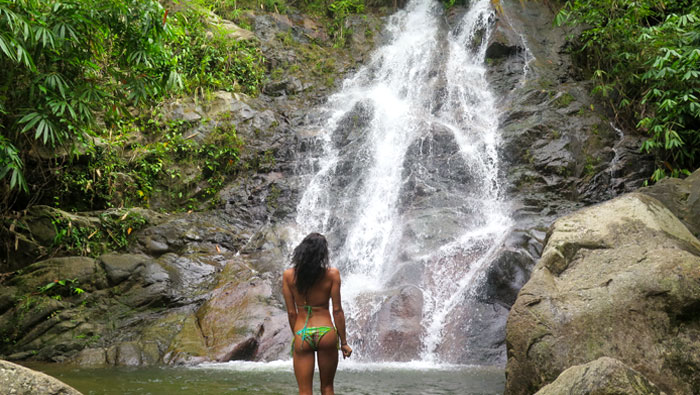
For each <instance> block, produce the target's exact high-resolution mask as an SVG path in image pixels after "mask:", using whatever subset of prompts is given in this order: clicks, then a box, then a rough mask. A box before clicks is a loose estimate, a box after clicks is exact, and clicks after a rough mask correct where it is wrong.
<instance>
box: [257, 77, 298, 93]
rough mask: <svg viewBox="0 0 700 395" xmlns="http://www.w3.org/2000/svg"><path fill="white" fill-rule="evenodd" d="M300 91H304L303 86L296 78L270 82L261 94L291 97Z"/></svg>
mask: <svg viewBox="0 0 700 395" xmlns="http://www.w3.org/2000/svg"><path fill="white" fill-rule="evenodd" d="M302 90H304V85H303V84H302V82H301V81H300V80H299V79H298V78H296V77H289V78H287V79H285V80H282V81H274V82H270V83H268V84H267V85H265V87H264V88H263V92H265V94H267V95H270V96H281V95H293V94H296V93H299V92H301V91H302Z"/></svg>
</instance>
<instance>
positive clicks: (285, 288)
mask: <svg viewBox="0 0 700 395" xmlns="http://www.w3.org/2000/svg"><path fill="white" fill-rule="evenodd" d="M293 280H294V273H293V272H292V269H287V270H285V271H284V273H283V274H282V295H284V304H285V305H287V319H289V329H291V330H292V333H294V324H295V323H296V322H297V305H296V303H294V295H293V294H292V289H291V287H290V284H291V282H292V281H293Z"/></svg>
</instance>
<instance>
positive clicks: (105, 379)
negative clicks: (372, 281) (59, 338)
mask: <svg viewBox="0 0 700 395" xmlns="http://www.w3.org/2000/svg"><path fill="white" fill-rule="evenodd" d="M28 366H29V367H31V368H33V369H36V370H39V371H42V372H45V373H47V374H50V375H52V376H54V377H56V378H58V379H59V380H61V381H63V382H65V383H67V384H69V385H71V386H73V387H74V388H75V389H77V390H78V391H81V392H82V393H83V394H86V395H89V394H153V395H156V394H167V395H176V394H280V395H287V394H292V393H295V392H296V382H295V380H294V375H293V373H292V363H291V361H277V362H269V363H262V362H229V363H222V364H204V365H199V366H196V367H135V368H124V367H113V368H77V367H73V366H67V365H59V364H31V365H28ZM314 379H315V380H314V381H315V383H314V388H316V389H318V388H319V383H318V374H316V375H315V377H314ZM504 386H505V377H504V373H503V369H501V368H492V367H470V366H463V365H433V364H427V363H423V362H409V363H352V362H348V361H341V363H340V366H339V370H338V373H337V375H336V380H335V387H336V393H338V394H358V395H365V394H366V395H374V394H416V395H418V394H421V395H422V394H501V393H503V389H504Z"/></svg>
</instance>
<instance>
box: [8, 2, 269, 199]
mask: <svg viewBox="0 0 700 395" xmlns="http://www.w3.org/2000/svg"><path fill="white" fill-rule="evenodd" d="M207 18H208V17H207V14H206V13H205V12H203V11H201V10H200V9H198V8H196V7H191V6H189V5H185V6H184V7H182V10H181V11H180V12H176V13H170V14H169V13H168V12H167V11H166V10H165V9H163V7H162V6H161V5H160V4H159V2H158V1H156V0H49V1H40V0H0V67H1V68H2V70H3V72H2V73H0V125H1V126H0V131H1V132H0V133H1V134H0V187H6V188H7V189H9V190H21V191H24V192H27V193H28V192H36V189H37V187H39V188H41V189H45V188H46V187H47V185H49V186H51V185H52V184H53V182H54V180H55V179H56V178H54V177H53V176H54V175H57V176H58V177H57V178H58V179H62V180H67V179H68V178H70V177H73V176H77V178H76V179H75V182H73V183H72V184H74V185H73V186H80V187H81V189H77V190H70V191H66V192H67V193H68V194H69V195H79V194H80V193H81V192H89V191H91V190H93V189H94V188H102V190H98V191H96V192H95V194H91V195H92V196H93V197H95V196H96V195H102V196H107V195H109V194H110V193H109V192H108V191H109V190H111V189H112V188H113V187H114V186H115V185H116V184H118V183H119V182H120V181H124V178H123V177H122V175H123V173H121V171H122V170H124V169H123V168H120V166H121V165H122V164H121V163H120V161H119V160H117V159H116V156H117V155H119V154H120V152H116V151H115V150H112V149H111V148H110V147H104V146H101V145H99V143H100V142H101V141H103V140H110V142H111V140H112V132H115V131H117V130H115V129H119V128H121V127H122V126H123V125H124V123H125V121H126V123H129V122H130V121H129V120H130V119H131V117H132V114H134V113H137V112H141V111H143V110H144V108H145V107H147V106H151V105H153V104H155V103H157V102H158V101H160V100H162V99H163V98H164V97H166V96H167V95H169V94H171V93H175V92H184V93H187V94H197V93H199V94H202V93H205V92H206V91H208V90H213V89H223V90H227V91H244V92H246V93H248V94H256V93H257V92H258V91H259V87H260V85H261V83H262V81H263V78H264V59H263V57H262V54H261V52H260V50H259V48H257V47H256V46H255V45H254V44H252V43H250V42H243V41H238V40H235V39H231V38H229V37H227V34H228V32H227V31H225V30H221V29H217V28H215V27H212V26H209V21H208V19H207ZM107 136H109V138H108V137H107ZM95 141H97V142H98V145H95V144H94V142H95ZM59 152H60V153H61V155H60V157H61V158H62V159H61V161H60V162H59V159H53V160H52V159H51V158H52V157H53V156H54V155H55V154H57V153H59ZM77 155H83V156H85V155H86V156H88V157H90V158H92V159H95V158H98V161H99V162H101V163H99V164H97V165H96V166H95V167H94V168H93V169H92V170H93V173H92V174H75V173H76V171H74V169H72V164H70V163H69V164H68V165H66V163H65V159H71V158H75V157H76V156H77ZM92 159H91V160H92ZM158 159H159V158H158V157H157V155H156V156H154V157H152V158H151V159H150V160H149V159H144V160H143V161H142V162H141V163H140V165H141V166H142V172H141V173H139V174H138V175H139V177H137V178H136V179H135V180H134V181H133V182H134V183H135V184H139V185H138V187H139V190H141V191H142V192H143V195H144V196H145V195H146V194H147V193H148V189H149V187H152V185H150V180H151V179H152V178H153V177H154V175H155V174H160V173H161V172H162V169H161V166H162V163H159V162H158ZM25 163H26V164H28V165H27V166H25ZM92 163H93V164H94V162H92ZM111 166H112V167H111ZM49 168H51V169H52V171H47V170H48V169H49ZM103 177H104V178H106V179H107V180H106V182H104V181H103V180H100V179H102V178H103ZM31 198H32V199H37V198H41V195H37V196H32V197H31ZM3 203H5V204H6V205H7V206H9V205H10V204H9V203H8V197H7V196H5V197H4V202H3ZM98 206H99V205H98Z"/></svg>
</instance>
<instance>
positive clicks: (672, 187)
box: [639, 170, 700, 238]
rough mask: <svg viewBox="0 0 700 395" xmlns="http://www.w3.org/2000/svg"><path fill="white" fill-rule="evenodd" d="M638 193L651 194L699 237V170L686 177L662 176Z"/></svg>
mask: <svg viewBox="0 0 700 395" xmlns="http://www.w3.org/2000/svg"><path fill="white" fill-rule="evenodd" d="M639 192H640V193H643V194H645V195H649V196H652V197H654V198H656V199H658V200H659V201H660V202H661V203H663V204H664V206H666V207H667V208H668V209H669V210H671V212H672V213H673V214H674V215H675V216H676V217H678V219H680V220H681V222H683V224H684V225H685V226H686V227H688V230H689V231H690V232H691V233H692V234H693V235H695V237H698V238H700V215H698V213H700V171H699V170H696V171H695V172H694V173H693V174H691V175H690V176H689V177H687V178H686V179H684V180H682V179H679V178H664V179H663V180H661V181H659V182H657V183H656V184H654V185H652V186H650V187H647V188H642V189H640V190H639Z"/></svg>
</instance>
